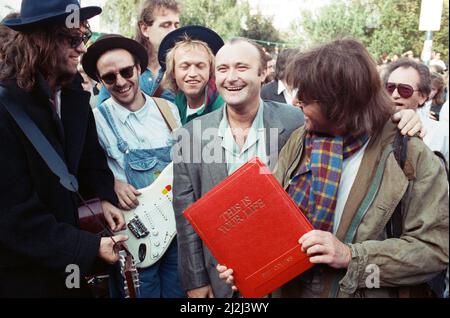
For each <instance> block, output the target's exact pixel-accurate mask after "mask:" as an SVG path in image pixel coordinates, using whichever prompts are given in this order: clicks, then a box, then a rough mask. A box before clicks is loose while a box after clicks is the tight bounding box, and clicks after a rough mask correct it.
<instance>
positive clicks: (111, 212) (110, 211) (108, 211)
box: [101, 201, 125, 232]
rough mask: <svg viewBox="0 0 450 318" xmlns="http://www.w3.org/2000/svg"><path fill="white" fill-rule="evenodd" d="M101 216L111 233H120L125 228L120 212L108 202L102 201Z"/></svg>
mask: <svg viewBox="0 0 450 318" xmlns="http://www.w3.org/2000/svg"><path fill="white" fill-rule="evenodd" d="M101 203H102V210H103V216H104V217H105V220H106V222H108V225H109V227H110V228H111V230H112V231H114V232H115V231H120V230H123V229H124V228H125V219H124V218H123V214H122V211H120V210H119V209H118V208H116V207H115V206H114V205H112V204H111V203H109V202H108V201H102V202H101Z"/></svg>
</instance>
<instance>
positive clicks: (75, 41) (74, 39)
mask: <svg viewBox="0 0 450 318" xmlns="http://www.w3.org/2000/svg"><path fill="white" fill-rule="evenodd" d="M62 36H64V37H65V38H66V39H67V40H68V41H69V45H70V47H71V48H72V49H76V48H77V47H79V46H80V44H81V42H83V43H84V45H86V44H87V43H88V42H89V39H90V38H91V37H92V32H91V30H89V29H88V30H86V31H85V32H83V33H82V34H77V35H73V34H70V33H69V34H67V33H64V34H62Z"/></svg>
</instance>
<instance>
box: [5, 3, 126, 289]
mask: <svg viewBox="0 0 450 318" xmlns="http://www.w3.org/2000/svg"><path fill="white" fill-rule="evenodd" d="M68 9H69V10H68ZM100 12H101V9H100V8H99V7H85V8H80V6H79V3H78V1H76V0H40V1H32V0H23V1H22V7H21V11H20V18H15V19H9V20H6V21H4V22H3V24H4V25H6V26H8V27H10V28H11V29H14V30H15V31H17V34H16V35H15V39H14V41H11V42H10V44H9V47H8V48H7V50H8V54H6V55H5V58H4V60H3V63H2V64H1V65H0V135H1V136H2V137H1V138H0V147H1V148H2V156H1V159H0V175H1V176H2V179H1V181H0V198H1V205H0V282H1V283H0V297H71V296H72V297H73V296H87V295H88V293H87V289H86V288H83V285H84V284H83V281H82V280H81V282H80V283H81V285H80V286H78V284H77V283H75V284H70V282H69V281H70V280H72V281H75V282H76V281H77V280H79V279H80V276H83V275H85V274H87V273H89V272H90V271H91V270H92V269H93V267H94V265H95V263H97V261H98V260H102V261H106V262H108V263H111V264H112V263H115V262H116V261H117V260H118V258H119V255H118V252H117V251H116V249H115V248H114V246H115V243H118V242H121V241H124V240H126V237H125V236H123V235H119V236H114V237H113V238H112V239H111V238H107V237H105V238H101V237H100V236H99V235H94V234H91V233H88V232H85V231H81V230H80V229H79V228H78V223H79V220H78V214H77V206H76V195H75V193H74V192H71V191H69V190H68V189H66V187H68V185H67V184H66V183H65V186H63V185H62V183H63V181H64V180H61V183H60V180H59V178H58V177H57V176H56V174H55V173H53V172H52V171H55V170H53V169H52V170H50V168H49V166H48V165H47V164H46V162H45V161H44V160H43V157H41V155H40V154H39V153H38V152H37V150H36V149H41V150H42V149H43V147H42V145H40V146H38V147H37V148H36V149H35V148H34V147H33V145H32V144H31V142H30V140H32V138H31V137H30V139H28V137H26V136H25V133H24V132H25V131H27V129H26V128H23V130H22V129H21V128H19V126H18V124H16V120H17V122H20V121H19V120H18V119H17V118H18V117H20V116H18V114H21V116H22V117H25V118H28V119H29V120H31V122H33V123H34V124H35V125H36V127H37V129H38V130H39V131H40V132H41V133H42V135H43V136H44V137H45V138H42V139H41V140H45V139H46V140H47V141H48V143H49V145H50V147H49V148H47V149H46V150H48V149H50V150H51V149H52V148H53V149H54V151H56V153H57V154H58V155H59V157H61V158H62V162H63V166H64V165H66V166H67V169H68V173H69V174H71V175H73V176H75V177H77V179H78V181H79V183H80V191H83V190H86V189H88V188H89V190H90V191H91V192H93V193H95V194H96V195H97V196H99V197H100V198H101V200H103V201H102V207H103V210H104V215H105V217H106V219H107V221H108V223H109V226H110V227H111V229H112V230H117V229H120V228H121V227H122V226H123V225H124V220H123V217H122V215H121V213H120V211H119V210H118V209H117V208H116V207H114V205H113V204H116V203H117V196H116V195H115V193H114V189H113V182H114V179H113V175H112V173H111V171H110V170H109V169H108V166H107V163H106V158H105V155H104V152H103V150H102V149H101V147H100V145H99V143H98V138H97V133H96V130H95V122H94V117H93V115H92V111H91V108H90V106H89V94H88V93H85V92H83V90H82V88H81V82H80V79H79V77H78V76H79V75H78V73H77V65H78V62H79V61H78V59H79V57H80V55H81V54H83V53H84V52H85V51H86V47H85V43H86V42H87V40H88V39H89V37H90V31H89V26H88V24H87V22H86V20H87V19H89V18H91V17H93V16H95V15H98V14H99V13H100ZM14 109H16V111H14ZM12 114H15V115H14V119H13V115H12ZM47 155H48V153H47ZM56 157H57V156H56V155H54V156H52V157H51V158H52V160H55V158H56ZM71 180H72V181H73V179H71ZM75 183H76V182H75ZM71 184H73V182H72V183H71ZM69 265H70V266H69ZM68 269H69V270H68ZM70 269H72V270H73V269H75V270H74V272H72V271H71V270H70ZM70 273H72V274H73V273H75V274H76V273H79V275H78V278H77V277H74V276H71V277H69V276H68V274H70ZM66 276H67V277H66ZM68 278H69V281H68V280H67V279H68ZM80 287H81V288H80Z"/></svg>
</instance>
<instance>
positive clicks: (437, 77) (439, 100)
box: [431, 72, 445, 105]
mask: <svg viewBox="0 0 450 318" xmlns="http://www.w3.org/2000/svg"><path fill="white" fill-rule="evenodd" d="M433 85H434V86H436V87H437V92H436V95H434V97H433V99H432V104H433V105H444V103H445V83H444V78H443V77H442V75H441V74H439V73H436V72H433V73H431V86H433Z"/></svg>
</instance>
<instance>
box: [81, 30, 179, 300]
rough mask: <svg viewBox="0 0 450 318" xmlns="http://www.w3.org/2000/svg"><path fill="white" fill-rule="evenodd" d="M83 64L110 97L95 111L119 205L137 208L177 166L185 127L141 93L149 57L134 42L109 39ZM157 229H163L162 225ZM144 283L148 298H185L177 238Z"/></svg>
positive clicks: (169, 109) (164, 105)
mask: <svg viewBox="0 0 450 318" xmlns="http://www.w3.org/2000/svg"><path fill="white" fill-rule="evenodd" d="M82 63H83V68H84V70H85V71H86V73H87V74H88V75H89V76H90V77H93V78H97V79H98V80H99V81H101V83H102V84H103V85H104V86H105V88H106V89H107V90H108V92H109V93H110V94H111V98H109V99H107V100H106V101H104V102H103V103H102V104H100V105H99V106H98V107H97V109H95V110H94V116H95V120H96V123H97V131H98V135H99V139H100V144H101V145H102V147H103V148H104V149H105V151H106V153H107V155H108V164H109V167H110V168H111V170H112V171H113V173H114V177H115V190H116V193H117V196H118V197H119V203H120V205H121V207H122V208H124V209H132V208H135V207H136V206H137V205H138V204H139V202H138V199H137V197H138V196H139V195H140V193H139V192H138V191H137V189H142V188H145V187H147V186H149V185H150V184H152V183H153V181H154V180H155V179H156V178H157V177H158V175H159V174H160V173H161V171H162V170H163V169H164V168H165V167H166V166H167V165H168V164H169V163H170V162H171V161H172V159H171V146H172V135H171V130H172V129H174V128H177V127H179V126H180V125H181V123H180V119H179V116H178V110H177V108H176V107H175V105H173V104H172V103H170V102H167V101H165V100H162V99H156V98H152V97H150V96H148V95H147V94H145V93H144V92H142V91H141V89H140V87H139V75H140V74H141V73H142V71H143V70H144V69H145V68H146V66H147V64H148V63H147V52H146V51H145V49H144V47H143V46H142V45H140V44H139V43H138V42H136V41H134V40H131V39H128V38H125V37H123V36H120V35H105V36H103V37H101V38H99V39H98V40H97V41H96V42H95V43H94V44H93V45H92V46H90V47H89V49H88V51H87V53H86V54H85V55H84V57H83V61H82ZM157 103H158V104H157ZM164 109H165V110H166V111H164ZM174 126H175V127H174ZM155 227H156V229H157V230H159V229H160V227H159V226H158V224H155ZM139 279H140V296H141V297H143V298H159V297H170V298H173V297H183V293H182V291H181V289H180V286H179V279H178V273H177V243H176V239H174V240H173V241H172V243H171V244H170V246H169V247H168V249H167V250H166V252H165V253H164V255H162V256H161V258H159V259H158V261H157V262H156V263H154V264H153V265H151V266H149V267H146V268H144V269H141V271H140V274H139ZM113 296H119V295H117V294H115V293H113Z"/></svg>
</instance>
